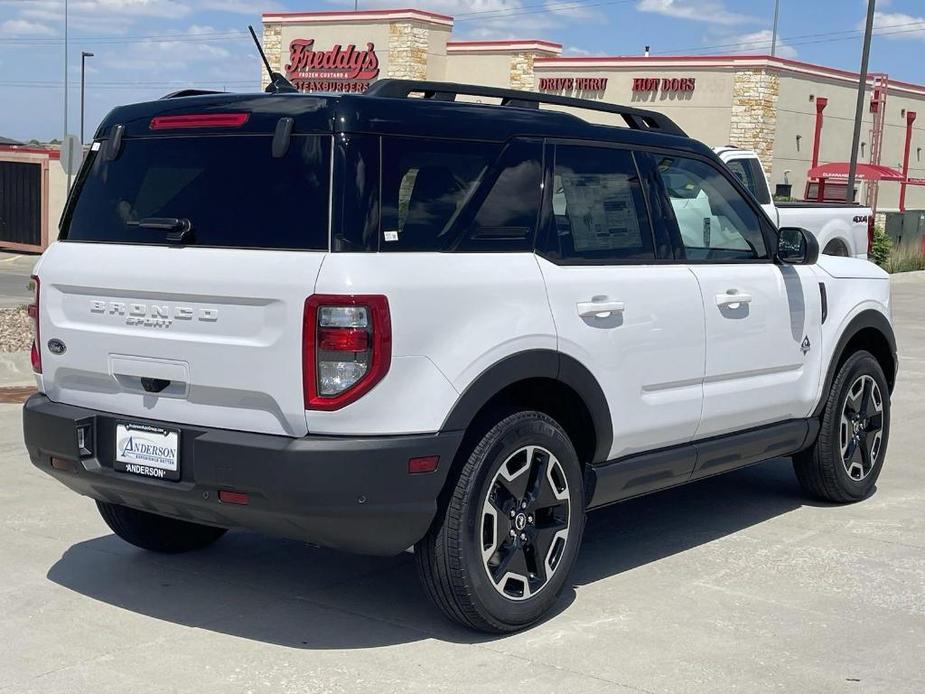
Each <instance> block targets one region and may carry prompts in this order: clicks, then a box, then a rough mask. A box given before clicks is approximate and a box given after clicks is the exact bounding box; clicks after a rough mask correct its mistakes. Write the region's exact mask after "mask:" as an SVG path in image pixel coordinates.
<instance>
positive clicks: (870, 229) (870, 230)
mask: <svg viewBox="0 0 925 694" xmlns="http://www.w3.org/2000/svg"><path fill="white" fill-rule="evenodd" d="M876 221H877V220H876V217H875V216H874V215H873V213H871V214H870V215H868V217H867V252H868V253H870V252H871V251H872V250H873V249H874V225H875V224H876Z"/></svg>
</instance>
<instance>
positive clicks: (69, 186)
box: [61, 0, 71, 192]
mask: <svg viewBox="0 0 925 694" xmlns="http://www.w3.org/2000/svg"><path fill="white" fill-rule="evenodd" d="M67 6H68V0H64V135H62V136H61V145H62V146H63V145H64V140H65V139H66V138H67V48H68V46H67ZM67 190H68V192H70V190H71V174H68V175H67Z"/></svg>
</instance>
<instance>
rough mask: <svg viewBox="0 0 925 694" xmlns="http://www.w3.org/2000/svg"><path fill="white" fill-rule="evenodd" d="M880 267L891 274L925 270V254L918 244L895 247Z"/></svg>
mask: <svg viewBox="0 0 925 694" xmlns="http://www.w3.org/2000/svg"><path fill="white" fill-rule="evenodd" d="M880 265H881V267H882V268H883V269H884V270H886V271H887V272H889V273H894V272H914V271H915V270H925V252H923V250H922V247H921V246H920V245H918V244H914V245H913V244H902V245H900V246H894V247H893V248H891V249H890V253H889V255H888V256H887V257H886V260H885V261H884V262H883V263H881V264H880Z"/></svg>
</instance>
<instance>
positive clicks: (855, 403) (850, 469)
mask: <svg viewBox="0 0 925 694" xmlns="http://www.w3.org/2000/svg"><path fill="white" fill-rule="evenodd" d="M882 441H883V396H882V394H881V393H880V387H879V386H878V385H877V382H876V381H875V380H874V379H873V378H872V377H871V376H867V375H864V376H859V377H858V378H857V379H856V380H855V381H854V383H852V384H851V388H849V389H848V394H847V396H846V397H845V404H844V406H843V407H842V415H841V424H840V426H839V443H840V444H841V456H842V464H843V465H844V466H845V472H847V473H848V477H850V478H851V479H852V480H854V481H856V482H858V481H860V480H863V479H864V478H865V477H867V476H868V475H869V474H870V472H871V470H873V469H874V466H875V465H876V463H877V458H878V456H879V455H880V446H881V443H882Z"/></svg>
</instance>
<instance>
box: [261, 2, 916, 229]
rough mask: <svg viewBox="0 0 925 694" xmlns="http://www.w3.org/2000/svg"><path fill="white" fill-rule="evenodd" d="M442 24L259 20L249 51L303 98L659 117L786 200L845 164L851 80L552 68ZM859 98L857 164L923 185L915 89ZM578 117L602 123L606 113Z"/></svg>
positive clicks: (395, 16) (384, 15)
mask: <svg viewBox="0 0 925 694" xmlns="http://www.w3.org/2000/svg"><path fill="white" fill-rule="evenodd" d="M453 23H454V22H453V18H452V17H450V16H447V15H443V14H437V13H435V12H428V11H425V10H418V9H397V10H365V11H359V12H286V13H280V12H271V13H265V14H264V15H263V40H264V46H265V48H266V52H267V55H268V58H269V60H270V63H271V65H272V66H273V68H274V69H276V70H279V71H280V72H282V73H284V74H285V75H286V76H287V77H288V78H289V79H290V80H291V81H292V82H293V83H294V84H295V85H296V86H297V87H298V88H299V89H300V90H302V91H306V92H320V91H336V92H340V91H342V92H362V91H363V90H365V89H366V88H367V87H368V86H369V84H370V83H372V82H373V81H374V80H376V79H381V78H386V77H391V78H405V79H428V80H440V81H450V82H467V83H477V84H482V85H487V86H497V87H505V88H512V89H526V90H533V91H539V92H545V93H550V94H562V95H567V96H578V97H583V98H587V99H593V100H598V101H606V102H613V103H621V104H630V105H635V106H640V107H644V108H651V109H655V110H659V111H662V112H663V113H665V114H667V115H668V116H670V117H671V118H673V119H674V120H675V121H676V122H677V123H678V124H679V125H680V126H681V127H682V128H683V129H684V130H685V131H687V133H688V134H690V135H691V136H692V137H695V138H697V139H699V140H702V141H703V142H705V143H706V144H708V145H710V146H712V147H718V146H723V145H729V144H732V145H735V146H738V147H742V148H745V149H751V150H754V151H755V152H757V154H758V156H759V157H760V159H761V161H762V163H763V164H764V166H765V169H766V170H767V172H768V176H769V179H770V184H771V190H772V192H775V191H776V192H778V193H780V194H786V193H787V191H788V190H792V195H793V197H795V198H800V197H803V196H804V193H805V189H806V183H807V176H806V174H807V171H808V170H809V169H810V168H812V167H813V166H814V165H815V164H821V163H827V162H842V161H846V160H848V159H849V154H850V152H849V150H850V147H851V144H850V143H851V137H852V125H853V121H854V110H855V102H856V98H857V81H858V75H857V73H853V72H848V71H845V70H839V69H835V68H830V67H825V66H822V65H814V64H810V63H804V62H800V61H797V60H789V59H785V58H779V57H771V56H766V55H729V56H662V55H659V56H642V55H634V56H628V55H616V56H581V57H573V56H564V55H562V45H561V44H558V43H555V42H553V41H549V40H545V39H532V38H526V39H511V40H505V41H457V40H453ZM615 48H617V49H619V48H624V47H615ZM264 80H265V77H264ZM264 83H265V82H264ZM867 91H868V93H867V97H866V99H865V109H864V124H863V127H862V134H861V146H860V152H859V161H861V162H864V163H871V164H875V165H879V166H881V167H887V168H888V169H895V170H896V171H898V172H903V173H904V174H905V177H906V178H908V179H922V178H925V158H923V147H925V130H923V129H925V86H923V85H917V84H910V83H907V82H899V81H896V80H891V79H889V77H888V76H887V75H883V74H878V73H872V74H871V75H870V77H869V79H868V88H867ZM918 113H922V119H921V120H920V121H918V120H917V114H918ZM587 117H588V118H591V119H594V120H598V121H602V122H607V118H608V115H607V114H602V113H598V112H594V113H593V114H590V115H588V116H587ZM894 173H895V172H894ZM904 188H905V189H906V191H905V194H904V198H905V199H904V200H901V198H903V192H902V190H903V189H904ZM877 189H878V186H877V185H876V184H871V183H864V182H862V183H861V185H860V190H859V193H858V195H859V200H860V201H861V202H867V203H871V202H874V201H876V202H877V208H878V210H879V211H881V212H886V211H895V210H899V209H900V208H901V207H905V208H909V209H925V187H922V186H918V185H915V186H913V185H910V186H908V187H907V186H905V185H904V184H902V183H900V182H896V181H890V182H886V181H884V182H881V183H880V184H879V190H877ZM825 190H827V191H828V192H829V193H830V194H831V193H832V192H833V191H837V190H838V185H837V184H835V183H834V182H831V181H830V182H829V184H828V185H827V186H826V187H825ZM815 191H816V188H815V187H814V188H813V189H812V192H815ZM841 191H842V192H843V191H844V181H842V183H841Z"/></svg>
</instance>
